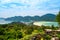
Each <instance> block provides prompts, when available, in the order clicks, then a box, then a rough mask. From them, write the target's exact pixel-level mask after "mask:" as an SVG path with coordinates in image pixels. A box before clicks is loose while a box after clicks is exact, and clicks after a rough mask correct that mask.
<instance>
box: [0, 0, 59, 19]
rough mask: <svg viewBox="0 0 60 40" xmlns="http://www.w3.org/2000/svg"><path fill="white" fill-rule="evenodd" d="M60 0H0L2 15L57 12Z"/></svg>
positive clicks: (0, 14) (32, 14) (0, 12)
mask: <svg viewBox="0 0 60 40" xmlns="http://www.w3.org/2000/svg"><path fill="white" fill-rule="evenodd" d="M59 9H60V0H0V17H5V18H6V17H12V16H35V15H39V16H42V15H44V14H47V13H52V14H57V13H58V11H59Z"/></svg>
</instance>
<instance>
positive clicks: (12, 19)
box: [5, 16, 23, 22]
mask: <svg viewBox="0 0 60 40" xmlns="http://www.w3.org/2000/svg"><path fill="white" fill-rule="evenodd" d="M5 20H6V21H13V22H19V21H22V20H23V17H22V16H15V17H10V18H6V19H5Z"/></svg>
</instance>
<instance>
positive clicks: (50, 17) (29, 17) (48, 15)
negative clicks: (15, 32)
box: [5, 14, 56, 22]
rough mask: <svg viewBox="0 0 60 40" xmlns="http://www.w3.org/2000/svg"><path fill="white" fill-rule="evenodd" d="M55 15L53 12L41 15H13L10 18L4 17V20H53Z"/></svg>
mask: <svg viewBox="0 0 60 40" xmlns="http://www.w3.org/2000/svg"><path fill="white" fill-rule="evenodd" d="M55 18H56V15H54V14H46V15H43V16H41V17H40V16H33V17H31V16H25V17H22V16H15V17H10V18H6V19H5V20H6V21H14V22H21V21H24V22H30V21H55Z"/></svg>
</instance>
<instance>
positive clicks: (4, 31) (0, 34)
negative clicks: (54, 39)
mask: <svg viewBox="0 0 60 40" xmlns="http://www.w3.org/2000/svg"><path fill="white" fill-rule="evenodd" d="M44 29H53V30H55V29H57V27H54V26H52V27H49V26H41V27H40V26H35V25H31V26H29V25H25V24H22V23H11V24H4V25H0V40H30V39H31V38H33V36H35V35H36V34H40V35H41V36H42V38H45V37H44V35H46V33H45V31H44ZM58 35H60V33H58ZM58 37H60V36H58ZM46 38H48V39H50V38H51V36H49V35H46ZM46 38H45V39H46ZM48 39H46V40H48Z"/></svg>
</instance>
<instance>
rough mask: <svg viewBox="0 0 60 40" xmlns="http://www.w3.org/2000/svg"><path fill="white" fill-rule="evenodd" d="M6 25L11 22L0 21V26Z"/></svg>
mask: <svg viewBox="0 0 60 40" xmlns="http://www.w3.org/2000/svg"><path fill="white" fill-rule="evenodd" d="M8 23H11V21H5V20H0V24H8Z"/></svg>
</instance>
